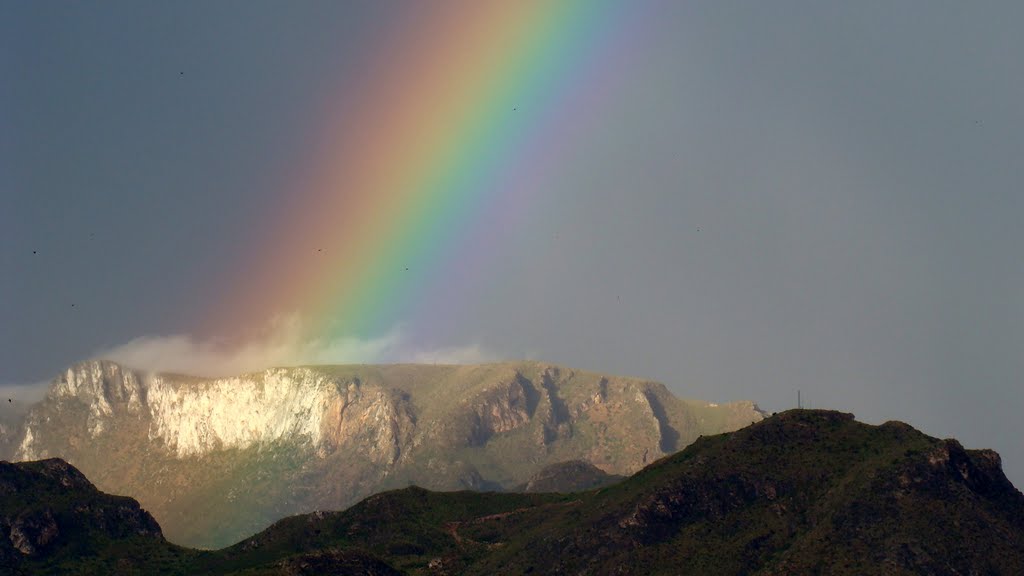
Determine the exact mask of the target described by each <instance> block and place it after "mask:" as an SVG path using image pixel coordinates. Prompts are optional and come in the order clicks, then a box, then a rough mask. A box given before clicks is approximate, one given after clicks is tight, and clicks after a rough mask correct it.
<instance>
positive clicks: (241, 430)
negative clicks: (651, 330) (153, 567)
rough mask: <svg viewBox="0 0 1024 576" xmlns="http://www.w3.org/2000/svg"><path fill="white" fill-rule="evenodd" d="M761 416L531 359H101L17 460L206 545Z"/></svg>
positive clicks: (78, 375) (31, 426) (32, 427)
mask: <svg viewBox="0 0 1024 576" xmlns="http://www.w3.org/2000/svg"><path fill="white" fill-rule="evenodd" d="M761 418H762V415H761V413H760V411H759V410H758V409H757V408H756V406H754V405H753V404H751V403H735V404H724V405H721V406H719V405H714V404H710V403H707V402H701V401H691V400H680V399H678V398H676V397H675V396H673V395H672V394H671V393H669V391H668V390H667V389H666V388H665V386H663V385H662V384H659V383H656V382H650V381H645V380H638V379H630V378H617V377H607V376H602V375H599V374H593V373H588V372H582V371H577V370H570V369H566V368H561V367H558V366H551V365H547V364H541V363H532V362H520V363H501V364H489V365H481V366H420V365H391V366H331V367H299V368H277V369H271V370H267V371H265V372H261V373H256V374H248V375H243V376H238V377H232V378H219V379H203V378H195V377H189V376H182V375H171V374H144V373H139V372H136V371H133V370H130V369H128V368H125V367H123V366H120V365H118V364H115V363H112V362H106V361H95V362H87V363H83V364H80V365H77V366H75V367H72V368H70V369H68V370H67V371H66V372H65V373H64V374H62V375H61V376H60V377H59V378H57V379H56V380H55V381H54V382H53V384H52V387H51V389H50V391H49V393H48V394H47V397H46V399H45V400H44V401H43V402H42V403H41V404H39V405H38V406H36V407H35V408H34V409H33V410H31V411H30V412H29V414H28V415H27V417H26V420H25V423H24V426H23V428H22V430H21V431H20V435H19V436H18V437H19V440H18V442H17V452H16V454H14V456H15V457H16V458H17V459H19V460H35V459H40V458H48V457H61V458H64V459H66V460H67V461H68V462H70V463H72V464H73V465H75V466H77V467H79V468H80V469H82V471H83V472H85V473H86V474H87V475H88V476H89V477H90V478H92V479H93V481H95V482H96V484H97V486H99V487H100V488H101V489H103V490H105V491H108V492H113V493H118V494H127V495H130V496H132V497H134V498H137V499H138V500H139V501H140V502H141V503H142V505H143V506H145V507H146V508H147V509H149V510H151V511H152V512H153V513H154V515H155V516H156V518H157V519H158V520H159V521H160V523H161V525H162V526H163V527H164V531H165V533H166V534H167V535H168V537H169V538H170V539H171V540H172V541H177V542H180V543H183V544H190V545H197V546H203V547H212V546H218V545H224V544H228V543H230V542H233V541H235V540H238V539H240V538H241V537H244V536H245V535H247V534H249V533H252V532H254V531H256V530H258V529H259V528H261V527H262V526H265V525H266V524H267V523H269V522H270V521H272V520H274V519H276V518H279V517H281V516H284V515H288V514H294V513H299V512H308V511H311V510H314V509H324V508H335V509H336V508H344V507H346V506H348V505H350V504H352V503H354V502H355V501H357V500H358V499H359V498H362V497H364V496H366V495H369V494H371V493H373V492H376V491H379V490H381V489H385V488H394V487H402V486H406V485H409V484H417V485H420V486H424V487H428V488H433V489H441V490H448V489H457V488H472V489H500V488H503V487H513V486H516V485H519V484H522V483H523V482H526V481H527V480H528V479H529V478H530V477H531V476H532V475H534V474H535V473H537V472H538V471H539V470H540V469H542V468H543V467H545V466H548V465H551V464H554V463H557V462H561V461H566V460H573V459H581V460H584V461H586V462H589V463H591V464H593V465H595V466H597V467H598V468H600V469H602V470H605V471H607V472H608V473H611V474H620V475H626V474H630V473H632V472H635V471H636V470H638V469H639V468H641V467H643V466H644V465H646V464H648V463H650V462H652V461H654V460H655V459H657V458H660V457H662V456H664V455H666V454H669V453H672V452H675V451H676V450H679V449H681V448H683V447H684V446H686V445H687V444H689V443H690V442H692V441H693V440H694V439H696V438H697V437H698V436H699V435H701V434H711V433H718V432H723V431H728V430H733V429H736V428H739V427H741V426H744V425H747V424H750V423H751V422H755V421H758V420H760V419H761Z"/></svg>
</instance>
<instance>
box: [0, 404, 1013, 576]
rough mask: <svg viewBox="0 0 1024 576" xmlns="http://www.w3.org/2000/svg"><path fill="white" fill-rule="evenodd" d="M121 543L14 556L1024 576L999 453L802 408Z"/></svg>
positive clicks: (15, 498)
mask: <svg viewBox="0 0 1024 576" xmlns="http://www.w3.org/2000/svg"><path fill="white" fill-rule="evenodd" d="M41 465H43V466H50V467H53V468H55V469H60V470H67V469H68V468H70V467H69V466H68V465H67V464H65V463H62V462H56V464H54V461H51V462H50V463H38V462H36V463H23V464H14V465H11V464H7V463H3V464H0V480H3V478H4V477H5V476H4V474H5V471H6V470H8V468H11V467H14V468H18V467H26V466H27V467H39V466H41ZM71 476H72V477H73V478H78V477H79V476H80V474H78V475H75V474H71ZM83 479H84V477H83ZM85 483H86V484H88V482H87V481H86V482H85ZM50 484H52V482H50ZM68 484H69V489H67V494H66V498H65V499H64V500H62V501H61V503H58V504H56V505H54V506H53V507H52V508H53V510H52V515H53V516H54V517H62V518H63V517H66V513H65V511H66V510H69V509H70V510H75V509H77V508H76V502H77V499H78V498H80V497H81V496H79V495H80V494H82V493H83V489H82V487H81V482H79V481H74V482H70V483H68ZM2 485H3V483H2V482H0V486H2ZM32 490H33V489H32V488H31V487H27V486H22V488H21V490H20V491H19V492H12V491H10V490H0V547H2V546H5V544H4V543H5V542H6V541H7V540H9V539H10V535H9V534H8V533H7V529H6V528H5V527H6V526H7V525H9V524H10V522H9V521H7V520H5V519H6V518H12V517H19V515H23V508H24V506H25V503H26V502H38V501H39V500H40V499H39V498H36V497H33V496H32V494H33V492H32ZM84 494H85V497H87V498H95V496H90V495H94V494H95V489H94V488H92V487H91V485H89V486H88V489H87V490H84ZM107 498H113V497H107ZM123 500H127V499H116V498H114V502H115V503H118V502H121V501H123ZM12 503H13V504H14V505H12ZM5 522H6V523H5ZM120 533H121V534H123V531H122V532H120ZM88 534H93V535H95V534H94V533H86V535H87V536H88ZM115 540H116V539H115ZM117 541H118V542H121V544H120V545H119V546H118V547H111V546H110V544H109V540H107V539H105V538H102V537H96V538H93V537H91V536H90V537H87V538H86V539H85V540H84V541H82V542H78V543H77V545H78V546H79V548H78V550H79V551H81V552H83V553H87V555H85V556H82V555H79V556H75V555H74V554H72V553H70V552H69V550H67V549H65V548H62V547H61V546H60V545H58V544H55V545H53V546H52V547H51V548H49V549H48V550H50V552H48V554H49V555H47V554H31V553H25V552H24V551H21V552H15V553H13V554H14V555H13V556H10V558H9V560H10V561H11V562H14V563H20V564H18V566H21V567H26V568H31V570H30V572H31V573H61V572H62V571H63V572H69V571H73V572H75V573H83V574H107V573H139V572H141V573H155V572H160V573H166V574H193V573H203V574H237V575H241V574H246V575H248V576H256V575H265V576H269V575H280V574H314V573H332V571H341V572H340V573H350V572H354V571H358V573H366V574H389V575H390V574H410V575H422V576H426V575H438V576H440V575H444V574H466V575H469V576H472V575H475V574H480V575H483V574H497V575H519V574H581V573H586V574H597V575H604V574H608V575H611V574H666V575H667V574H679V573H715V574H736V575H739V574H749V575H754V576H775V575H781V574H812V573H827V574H839V575H844V574H951V575H952V574H993V575H999V574H1005V575H1015V574H1020V573H1022V571H1024V495H1022V494H1021V492H1020V491H1019V490H1017V489H1016V488H1015V487H1014V486H1013V485H1012V483H1010V482H1009V480H1008V479H1007V478H1006V476H1005V474H1003V473H1002V469H1001V461H1000V458H999V456H998V454H996V453H995V452H992V451H991V450H968V449H964V448H963V447H962V446H961V445H960V443H959V442H957V441H956V440H951V439H945V440H942V439H938V438H932V437H929V436H927V435H925V434H922V433H921V432H919V431H917V430H915V429H914V428H912V427H910V426H908V425H906V424H903V423H900V422H888V423H885V424H882V425H878V426H873V425H868V424H864V423H860V422H857V421H856V420H854V418H853V416H852V415H850V414H843V413H839V412H832V411H822V410H790V411H787V412H783V413H781V414H778V415H775V416H772V417H770V418H767V419H765V420H764V421H761V422H758V423H755V424H753V425H750V426H748V427H745V428H743V429H740V430H737V431H734V432H727V433H722V434H717V435H710V436H704V437H702V438H701V439H700V440H698V441H697V442H695V443H693V444H691V445H690V446H688V447H687V448H685V449H684V450H682V451H681V452H678V453H676V454H672V455H669V456H665V457H663V458H660V459H658V460H656V461H655V462H653V463H651V464H649V465H648V466H646V467H644V468H643V469H642V470H641V471H639V472H637V473H636V474H634V475H632V476H630V477H629V478H627V479H625V480H622V481H620V482H617V483H615V484H612V485H610V486H606V487H602V488H597V489H593V490H588V491H585V492H579V493H575V494H550V493H548V494H543V493H540V494H538V493H533V494H526V493H519V494H516V493H496V492H474V491H460V492H432V491H429V490H425V489H423V488H419V487H408V488H402V489H397V490H391V491H387V492H383V493H379V494H376V495H373V496H371V497H369V498H366V499H363V500H361V501H360V502H359V503H358V504H356V505H355V506H353V507H351V508H349V509H347V510H344V511H333V512H320V511H318V512H314V513H310V514H300V515H295V516H289V517H286V518H282V519H280V520H278V521H276V522H274V523H273V524H272V525H271V526H269V527H268V528H267V529H265V530H263V531H261V532H260V533H258V534H255V535H253V536H251V537H249V538H246V539H244V540H242V541H240V542H237V543H235V544H234V545H232V546H230V547H227V548H224V549H221V550H217V551H197V550H189V549H184V548H180V547H176V546H174V545H172V544H169V543H167V542H166V541H164V540H163V539H162V538H160V537H159V535H158V533H150V534H148V535H147V536H146V537H145V538H142V539H139V538H135V539H128V540H126V539H124V538H120V540H117ZM64 544H67V542H64ZM8 552H10V549H9V548H8ZM346 571H347V572H346Z"/></svg>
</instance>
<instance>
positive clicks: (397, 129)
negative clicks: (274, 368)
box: [204, 0, 628, 336]
mask: <svg viewBox="0 0 1024 576" xmlns="http://www.w3.org/2000/svg"><path fill="white" fill-rule="evenodd" d="M626 7H627V3H617V4H616V3H611V2H605V1H603V0H598V1H594V0H553V1H543V2H541V1H522V0H515V1H510V2H508V1H465V2H462V1H459V2H429V3H416V4H410V5H408V9H409V12H407V13H406V14H403V15H402V17H401V18H400V19H397V20H396V22H395V23H394V24H393V26H392V27H391V31H390V33H387V34H384V35H382V37H381V39H380V40H379V42H380V43H381V44H382V45H384V47H381V48H380V49H379V50H377V51H376V52H375V53H374V54H375V55H374V56H373V57H372V58H371V60H370V61H369V62H367V63H366V66H365V68H366V69H367V71H368V72H367V75H366V77H365V78H359V79H352V78H346V79H344V81H343V84H344V86H345V90H344V94H345V98H344V102H343V103H340V104H337V106H336V108H335V109H332V110H327V111H326V112H325V114H324V117H325V122H324V124H323V127H324V129H323V134H321V135H319V136H318V137H317V138H316V139H315V142H314V143H313V145H312V146H311V147H312V148H313V152H312V154H311V157H312V160H311V166H312V167H311V168H310V169H309V170H308V171H307V172H306V173H305V174H303V175H302V177H301V178H299V179H298V180H299V181H298V182H296V183H294V185H293V186H291V188H290V189H289V190H287V193H286V194H283V195H282V197H281V202H282V204H281V206H280V211H279V212H280V214H279V219H278V221H277V222H276V223H275V225H274V226H273V227H272V229H271V230H270V233H269V234H268V236H267V241H266V243H265V244H263V245H260V246H256V247H254V248H255V249H254V250H253V253H252V259H251V261H247V262H246V263H245V264H244V266H245V270H244V271H243V273H241V274H240V275H239V276H238V277H236V278H235V281H234V282H233V283H232V284H233V286H232V287H231V288H230V289H229V290H228V291H227V292H228V294H227V295H226V296H225V297H224V298H223V299H222V301H219V302H217V303H216V306H215V307H214V310H213V311H207V313H204V317H206V318H209V319H210V320H207V321H206V322H207V328H209V330H207V332H214V333H215V332H227V331H231V330H232V329H233V328H235V327H238V326H242V325H246V324H250V323H251V322H252V320H253V319H263V320H265V319H267V318H269V317H271V316H273V315H276V314H286V313H293V312H299V313H300V314H302V316H303V317H304V318H306V319H314V320H315V322H314V324H313V325H312V326H311V329H312V332H313V333H314V334H316V335H318V336H337V335H358V336H366V335H370V334H373V333H375V332H376V333H380V332H381V331H383V330H385V329H387V328H388V327H390V326H392V325H394V324H395V323H396V322H399V321H403V320H404V319H408V318H409V317H410V316H413V315H415V314H417V312H418V310H420V309H425V308H429V306H430V303H429V302H427V301H425V300H427V299H428V298H430V297H438V296H437V295H438V294H439V293H442V294H447V296H442V297H457V296H456V295H455V294H454V293H453V292H452V290H457V286H458V285H459V282H458V277H457V276H458V275H459V274H471V273H472V267H473V263H474V261H477V260H476V258H477V256H476V255H475V252H476V251H479V250H480V247H481V246H485V245H487V244H488V243H489V242H491V243H493V242H496V241H499V240H498V239H500V236H501V235H502V234H505V233H507V232H504V231H503V230H505V229H507V227H508V226H509V225H511V224H513V222H512V220H514V219H515V217H516V215H517V214H520V215H521V214H522V213H523V206H524V204H528V203H529V202H530V201H531V199H530V197H531V195H533V194H537V193H538V192H537V190H536V186H535V184H536V180H537V179H538V178H539V177H540V176H541V175H542V173H543V171H544V170H545V169H546V167H548V166H549V165H550V162H551V161H552V156H553V155H554V156H555V157H557V150H555V149H554V148H557V147H558V146H559V145H560V143H561V144H562V145H564V144H565V142H566V141H567V139H568V138H571V135H572V132H573V130H574V128H575V127H574V126H572V125H567V122H566V121H563V120H561V118H563V117H571V118H575V119H576V120H575V121H577V122H578V121H579V118H581V117H582V116H581V115H580V114H579V109H581V108H584V109H585V108H587V107H588V106H589V107H590V108H592V109H596V107H597V105H598V103H599V101H600V99H601V98H602V94H603V93H604V92H605V91H606V90H607V87H606V86H602V85H600V83H599V82H596V81H593V80H588V79H587V78H588V75H590V76H593V72H594V70H595V69H597V68H598V67H599V66H600V65H601V59H602V58H603V57H607V56H609V55H610V54H614V53H615V51H616V50H617V49H618V48H619V47H618V46H616V45H615V41H613V40H612V39H613V38H614V37H615V36H616V31H617V30H618V29H620V28H621V27H622V26H623V22H624V20H623V19H624V18H625V17H626V16H628V14H626V13H625V8H626ZM353 81H355V82H359V86H360V89H358V90H356V91H355V96H353V90H352V88H351V83H352V82H353ZM570 111H574V113H572V114H569V112H570ZM438 270H446V272H445V273H444V274H443V277H442V274H440V273H439V272H438ZM453 274H454V275H455V277H453ZM431 294H433V296H429V295H431ZM210 322H212V323H213V326H210V325H209V323H210Z"/></svg>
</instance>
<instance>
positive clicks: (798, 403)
mask: <svg viewBox="0 0 1024 576" xmlns="http://www.w3.org/2000/svg"><path fill="white" fill-rule="evenodd" d="M796 407H797V408H803V407H804V405H803V402H801V401H800V391H799V390H797V391H796Z"/></svg>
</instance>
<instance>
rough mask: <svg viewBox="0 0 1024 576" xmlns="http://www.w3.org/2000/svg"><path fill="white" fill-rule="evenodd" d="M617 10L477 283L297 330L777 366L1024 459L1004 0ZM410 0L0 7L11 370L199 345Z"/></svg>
mask: <svg viewBox="0 0 1024 576" xmlns="http://www.w3.org/2000/svg"><path fill="white" fill-rule="evenodd" d="M629 7H630V9H631V10H632V12H633V13H632V14H631V15H630V21H631V23H632V24H631V25H632V26H634V27H636V30H635V31H634V35H633V36H632V37H631V38H632V39H631V41H630V43H629V50H630V51H631V57H630V58H621V59H611V60H608V62H607V64H606V66H607V67H608V70H605V71H604V73H605V74H606V75H607V76H608V77H609V78H616V79H619V80H621V82H620V85H616V86H615V87H614V90H612V92H611V95H610V96H609V97H608V98H606V99H605V100H604V101H603V104H602V106H603V107H602V108H601V109H599V110H597V111H596V113H594V114H592V116H593V117H592V119H591V120H589V121H588V123H587V125H586V127H585V128H586V129H585V130H581V131H580V134H578V135H577V136H575V137H574V138H573V139H571V140H569V145H568V146H566V149H565V150H564V151H563V152H562V153H560V155H559V157H558V158H557V160H558V161H557V165H556V166H555V167H554V169H551V170H549V171H548V173H547V176H546V177H545V180H544V182H542V185H543V193H540V194H536V195H534V196H533V200H532V201H531V204H530V206H529V207H528V212H527V214H526V216H525V217H524V219H523V220H521V222H520V226H519V227H518V229H517V230H515V231H510V232H507V236H506V237H505V238H506V240H505V241H503V242H501V243H500V245H496V246H494V247H493V248H492V250H491V252H489V254H488V256H489V257H488V259H487V260H486V262H485V263H484V264H482V265H480V266H478V267H477V268H476V269H474V270H473V272H472V274H471V277H470V278H468V279H466V280H465V282H466V286H468V287H469V288H467V289H465V297H463V298H460V299H458V300H457V301H450V300H441V301H439V302H436V303H431V302H429V301H426V302H425V303H424V306H429V307H430V309H429V313H425V314H424V313H420V314H415V315H413V316H410V317H409V318H399V319H397V322H395V323H394V324H393V325H390V326H380V327H379V330H378V333H376V334H359V335H353V337H352V339H351V340H348V341H346V342H344V343H342V344H337V343H318V344H316V346H318V347H317V348H316V349H315V350H312V351H309V350H307V352H308V353H307V354H299V355H298V356H295V357H296V358H301V359H304V360H308V359H310V358H312V359H315V360H322V361H331V360H333V359H336V358H335V357H334V356H332V350H334V348H332V346H340V347H341V348H344V350H345V351H346V352H345V354H340V355H339V358H340V359H342V360H346V359H359V357H360V354H362V353H363V352H362V351H367V350H378V351H379V349H382V348H383V349H386V351H387V353H386V354H383V355H378V357H379V358H383V359H385V360H387V359H402V360H409V359H420V360H429V359H438V358H439V359H442V360H444V359H451V360H474V359H497V358H535V359H543V360H547V361H551V362H556V363H560V364H564V365H569V366H573V367H579V368H585V369H589V370H595V371H604V372H610V373H617V374H626V375H635V376H642V377H648V378H652V379H656V380H660V381H663V382H666V383H667V384H669V385H670V387H671V388H672V389H673V390H674V391H675V392H676V393H677V394H680V395H683V396H689V397H696V398H702V399H707V400H712V401H727V400H739V399H750V400H754V401H756V402H757V403H759V404H760V405H761V406H762V407H764V408H765V409H767V410H769V411H775V410H781V409H785V408H788V407H791V406H792V405H793V404H795V399H796V391H797V390H798V389H799V390H802V391H803V396H804V398H805V399H806V402H807V403H808V404H811V405H813V406H814V407H822V408H825V407H827V408H835V409H839V410H843V411H847V412H853V413H855V414H856V415H857V416H858V417H859V418H860V419H861V420H864V421H867V422H873V423H880V422H883V421H885V420H889V419H898V420H903V421H907V422H909V423H910V424H912V425H914V426H916V427H918V428H920V429H922V430H923V431H924V432H926V433H928V434H931V435H934V436H940V437H949V436H952V437H956V438H958V439H960V440H961V441H962V442H963V443H964V444H965V445H967V446H968V447H977V448H981V447H988V448H994V449H996V450H998V451H999V452H1000V453H1001V454H1002V455H1003V459H1004V466H1005V468H1006V470H1007V472H1008V474H1009V475H1010V477H1011V479H1012V480H1014V481H1015V483H1016V484H1017V485H1018V486H1021V485H1024V440H1022V439H1024V418H1021V414H1022V413H1024V226H1022V225H1021V221H1022V217H1024V186H1022V185H1024V178H1022V176H1024V174H1022V172H1024V168H1022V167H1024V161H1022V157H1024V107H1022V104H1021V103H1022V102H1024V64H1022V63H1024V35H1022V34H1021V33H1020V23H1021V22H1024V3H1020V2H971V3H962V2H867V1H862V2H770V3H769V2H753V1H752V2H725V1H716V2H702V3H684V2H656V3H655V2H650V3H648V2H631V3H630V4H629ZM402 10H403V8H402V6H401V4H393V3H386V2H372V3H361V4H356V3H352V2H323V3H318V2H306V3H280V2H269V3H264V2H217V3H205V2H204V3H193V2H175V3H162V2H161V3H156V2H154V3H145V2H141V3H140V2H127V3H124V4H121V5H119V4H118V3H114V2H105V3H102V4H98V3H58V2H14V1H7V2H3V3H2V4H0V384H5V385H11V386H14V385H25V384H30V383H35V382H40V381H45V380H49V379H50V378H52V377H53V376H54V375H55V374H56V373H57V372H59V371H60V370H61V369H62V368H64V367H66V366H68V365H70V364H72V363H73V362H76V361H79V360H82V359H84V358H88V357H91V356H94V355H96V354H97V353H101V352H103V351H111V350H114V351H115V352H116V354H120V355H121V357H130V358H143V357H146V356H145V353H146V350H140V348H145V346H147V345H150V344H152V345H154V346H159V345H170V346H172V347H174V346H176V347H177V348H174V350H175V351H176V353H177V354H179V356H189V355H193V354H194V355H195V358H196V360H195V362H196V371H203V369H205V367H206V366H207V364H204V362H207V361H211V360H210V358H209V356H210V354H212V352H210V350H209V349H208V348H204V346H205V344H204V340H203V339H204V338H210V337H212V336H211V335H209V334H198V333H197V332H196V330H197V327H196V317H197V315H198V314H201V313H202V312H201V311H203V310H208V309H209V303H210V301H211V300H212V299H215V298H218V297H222V295H220V294H218V293H217V291H218V290H219V289H220V286H219V285H218V280H217V279H219V278H222V277H223V274H224V270H229V269H232V267H233V266H235V265H237V261H238V259H240V258H242V257H243V256H244V255H245V254H246V243H247V242H248V241H249V240H250V239H251V238H253V237H254V231H253V229H254V228H256V229H258V228H259V227H261V226H267V225H270V223H271V222H270V221H271V220H272V219H273V216H274V214H273V207H274V206H276V205H278V204H277V203H278V202H279V200H280V197H281V194H283V193H285V187H286V186H288V185H289V183H291V182H293V176H294V173H295V172H296V170H298V169H299V168H298V167H299V166H301V165H302V162H303V158H304V155H307V154H309V153H310V149H309V144H308V142H309V141H310V138H311V136H310V135H311V134H314V133H315V132H316V129H317V126H318V124H319V123H320V122H322V120H323V119H322V118H320V117H318V114H317V111H318V110H321V109H322V104H323V99H324V98H325V94H330V93H331V91H332V90H335V89H336V88H337V86H338V85H339V83H340V84H345V83H347V82H352V83H358V82H359V81H360V74H362V73H363V68H362V66H364V65H365V63H366V62H367V61H368V58H369V57H370V54H369V53H370V52H371V51H372V50H374V49H375V47H377V46H379V45H380V42H381V37H382V36H381V35H382V34H385V33H386V32H387V30H389V28H388V27H389V26H390V25H391V23H392V22H394V21H395V19H396V18H401V16H402V14H401V11H402ZM637 31H638V32H637ZM593 48H594V49H595V50H596V49H598V48H600V47H593ZM616 67H621V69H618V68H616ZM213 336H216V335H213ZM140 338H142V339H143V340H141V341H140V340H138V339H140ZM133 341H134V343H133V344H132V345H131V346H130V347H128V348H125V344H127V343H129V342H133ZM168 342H169V344H168ZM289 345H295V346H299V347H300V348H301V347H302V346H303V345H304V344H302V343H297V344H295V343H291V344H289ZM259 346H260V345H257V344H254V345H251V346H250V349H249V354H250V355H251V354H252V353H253V350H256V351H259V350H260V348H259ZM116 354H115V355H116ZM132 354H136V356H132ZM346 354H347V355H346ZM388 354H390V355H391V356H389V355H388ZM243 356H244V355H243ZM271 356H272V358H273V359H274V360H275V361H278V362H280V361H285V360H287V359H289V358H292V356H289V355H288V353H284V352H282V353H280V354H278V355H276V356H273V355H271ZM245 358H248V356H246V357H245ZM235 359H236V360H238V358H237V357H236V358H235ZM211 362H212V361H211ZM141 363H145V362H141ZM229 365H230V366H232V367H233V366H235V364H229ZM238 365H239V366H244V365H246V360H244V359H242V360H238Z"/></svg>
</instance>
